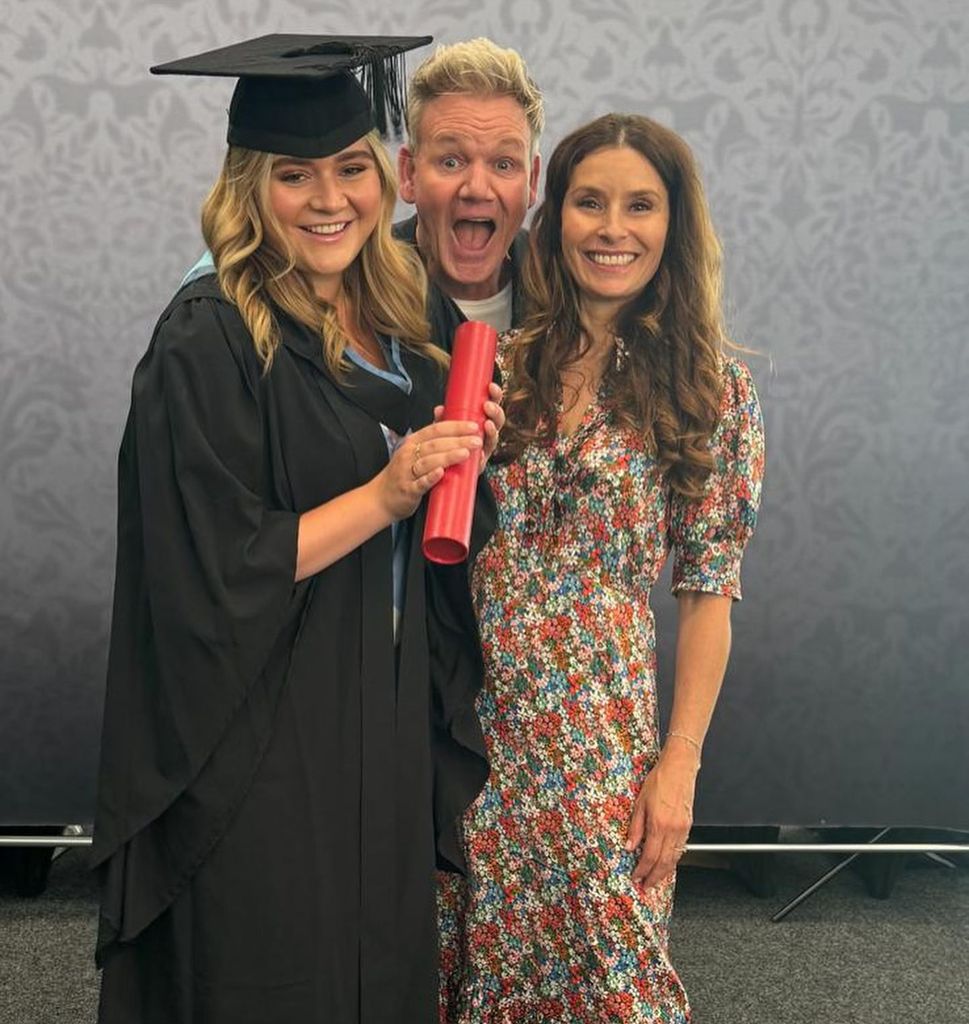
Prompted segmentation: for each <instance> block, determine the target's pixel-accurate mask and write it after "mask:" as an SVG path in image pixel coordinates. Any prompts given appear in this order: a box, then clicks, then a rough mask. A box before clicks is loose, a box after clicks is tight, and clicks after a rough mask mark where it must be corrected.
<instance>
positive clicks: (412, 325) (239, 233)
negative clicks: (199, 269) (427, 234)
mask: <svg viewBox="0 0 969 1024" xmlns="http://www.w3.org/2000/svg"><path fill="white" fill-rule="evenodd" d="M366 142H367V144H368V145H369V147H370V149H371V151H372V152H373V155H374V160H375V162H376V165H377V172H378V175H379V177H380V184H381V206H380V216H379V218H378V220H377V224H376V227H375V228H374V230H373V232H372V233H371V235H370V237H369V238H368V239H367V241H366V242H365V243H364V245H363V248H362V249H361V250H360V253H359V254H358V256H357V258H356V259H355V260H354V261H353V262H352V263H351V264H350V266H349V267H348V268H347V269H346V270H345V271H344V274H343V287H344V290H345V292H346V293H347V296H348V298H349V300H350V307H351V308H352V309H353V310H354V311H355V312H356V315H357V318H358V321H359V323H360V325H361V326H365V327H369V328H370V329H371V330H373V331H377V332H379V333H381V334H390V335H396V336H397V337H398V338H400V340H401V342H402V343H403V344H404V345H407V346H408V347H409V348H411V349H413V350H414V351H416V352H419V353H421V354H422V355H425V356H428V357H429V358H431V359H433V360H434V362H436V363H437V364H438V365H439V366H441V367H442V368H443V367H445V366H446V365H447V362H448V359H447V355H446V354H445V353H444V352H443V351H442V350H441V349H440V348H438V347H437V346H436V345H434V344H433V343H432V342H431V335H430V328H429V326H428V323H427V316H426V314H425V311H424V307H425V298H426V294H427V278H426V275H425V273H424V268H423V266H422V265H421V262H420V259H419V258H418V257H417V255H416V253H415V252H414V251H413V249H412V248H411V247H410V246H408V245H405V244H404V243H402V242H399V241H397V240H396V239H395V238H394V237H393V236H392V234H391V223H392V218H393V214H394V204H395V202H396V200H397V178H396V175H395V174H394V169H393V165H392V164H391V163H390V160H389V159H388V157H387V152H386V150H385V149H384V146H383V143H382V142H381V141H380V136H379V135H377V133H376V132H370V133H369V134H368V135H367V136H366ZM277 159H278V157H277V156H276V155H274V154H272V153H263V152H259V151H258V150H252V149H244V148H242V147H239V146H230V147H229V149H228V151H227V152H226V156H225V162H224V164H223V166H222V172H221V174H220V175H219V178H218V180H217V181H216V183H215V185H214V186H213V188H212V191H211V192H210V193H209V195H208V197H207V198H206V200H205V203H204V204H203V206H202V235H203V237H204V238H205V242H206V244H207V245H208V247H209V250H210V251H211V253H212V257H213V259H214V261H215V267H216V273H217V275H218V278H219V286H220V287H221V289H222V291H223V293H224V294H225V296H226V297H227V298H228V299H230V300H231V301H232V302H233V303H234V304H235V305H236V306H237V307H238V309H239V313H240V315H241V316H242V319H243V321H244V323H245V325H246V327H247V329H248V330H249V333H250V334H251V335H252V341H253V344H254V345H255V347H256V351H257V352H258V353H259V357H260V359H261V360H262V364H263V367H264V368H265V369H266V370H267V371H268V370H269V367H270V366H271V365H272V360H273V356H274V354H275V352H276V348H277V346H278V345H279V342H280V331H279V324H278V323H277V320H276V315H275V313H274V307H275V308H278V309H281V310H282V311H283V312H285V313H287V314H289V316H291V317H293V319H294V320H297V321H299V322H300V323H303V324H306V325H307V326H308V327H310V328H312V329H313V330H314V331H316V332H317V333H318V334H319V337H320V343H321V345H322V349H323V356H324V359H325V360H326V364H327V366H328V367H329V368H330V370H331V371H332V372H333V373H334V374H339V373H340V372H341V371H342V370H344V369H345V367H346V363H345V361H344V355H343V353H344V351H345V349H346V346H347V344H348V338H347V337H346V335H345V333H344V331H343V329H342V328H341V326H340V323H339V319H338V317H337V313H336V309H335V308H334V307H333V306H332V305H330V303H328V302H324V301H323V300H321V299H320V298H318V297H317V296H316V295H315V294H314V293H313V289H312V287H311V286H310V284H309V282H308V281H307V280H306V278H305V277H304V275H303V274H302V273H301V272H300V271H299V269H298V267H297V266H296V260H295V257H294V254H293V252H292V251H291V249H290V248H289V246H288V244H287V242H286V239H285V235H284V233H283V232H282V230H281V229H280V227H279V225H278V223H277V222H276V219H275V217H274V216H273V213H272V209H271V206H270V203H269V183H270V178H271V175H272V169H273V165H274V163H275V161H276V160H277Z"/></svg>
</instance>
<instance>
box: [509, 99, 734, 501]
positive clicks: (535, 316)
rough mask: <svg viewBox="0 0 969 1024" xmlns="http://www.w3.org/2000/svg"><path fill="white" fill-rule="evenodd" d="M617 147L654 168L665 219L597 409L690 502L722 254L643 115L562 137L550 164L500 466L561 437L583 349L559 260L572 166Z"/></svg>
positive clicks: (715, 363) (678, 148)
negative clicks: (564, 401)
mask: <svg viewBox="0 0 969 1024" xmlns="http://www.w3.org/2000/svg"><path fill="white" fill-rule="evenodd" d="M622 146H625V147H629V148H631V149H634V150H636V151H637V152H638V153H640V154H641V155H642V156H644V157H645V158H646V159H647V160H648V161H649V162H650V163H651V164H652V165H653V167H655V168H656V171H657V172H658V174H659V176H660V178H662V180H663V184H664V185H665V186H666V190H667V193H668V196H669V210H670V219H669V227H668V229H667V235H666V244H665V247H664V249H663V257H662V260H661V261H660V265H659V267H658V268H657V270H656V273H655V274H654V275H653V278H652V280H650V281H649V283H648V284H647V285H646V286H645V288H643V290H642V292H640V293H639V295H637V296H636V297H635V298H633V299H632V300H631V301H630V302H629V303H628V304H627V305H626V307H625V308H624V309H623V310H621V311H620V313H619V315H618V316H617V318H616V322H615V323H614V324H613V330H614V333H615V334H616V336H617V337H619V338H621V339H622V342H623V345H622V348H623V358H621V359H620V360H619V364H620V365H617V364H616V363H615V361H611V362H610V366H609V367H608V369H607V371H606V375H605V379H604V384H605V385H606V387H605V389H604V394H605V396H606V398H605V403H606V405H607V407H608V408H609V409H610V411H611V412H612V413H613V414H614V415H615V416H616V417H617V419H618V420H619V421H620V422H621V423H623V424H624V425H626V426H628V427H631V428H633V429H635V430H637V431H640V432H641V433H642V434H643V435H644V436H645V438H646V440H647V443H649V444H650V445H651V446H652V447H653V448H654V449H655V453H656V458H657V460H658V464H659V466H660V469H661V470H662V471H663V472H664V474H665V475H666V479H667V481H668V482H669V485H670V486H671V487H672V488H673V489H674V490H676V491H678V492H680V493H682V494H684V495H686V496H688V497H697V496H699V495H700V494H701V493H702V491H703V488H704V484H705V482H706V479H707V477H708V476H709V475H710V473H711V471H712V469H713V456H712V455H711V453H710V448H709V441H710V438H711V436H712V434H713V431H714V429H715V427H716V425H717V421H718V417H719V412H720V399H721V389H722V383H721V373H720V364H721V360H722V356H723V352H724V350H725V348H726V347H727V346H728V345H730V342H729V341H728V339H727V337H726V332H725V328H724V323H723V314H722V307H721V290H722V271H721V250H720V243H719V241H718V239H717V235H716V232H715V230H714V227H713V222H712V221H711V219H710V213H709V210H708V209H707V202H706V198H705V196H704V192H703V186H702V184H701V182H700V176H699V172H698V170H697V167H696V162H695V160H694V159H693V154H692V153H691V152H690V148H689V146H687V144H686V143H685V142H684V141H683V139H681V138H680V137H679V135H677V134H676V133H675V132H673V131H671V130H670V129H669V128H665V127H663V125H661V124H658V123H657V122H655V121H652V120H650V119H649V118H647V117H641V116H636V115H631V114H606V115H605V116H604V117H600V118H597V119H596V120H595V121H591V122H590V123H589V124H586V125H583V126H582V127H581V128H578V129H576V130H575V131H574V132H572V134H571V135H568V136H566V138H564V139H563V140H562V141H561V142H560V143H559V144H558V146H556V148H555V152H554V153H552V156H551V159H550V160H549V162H548V168H547V170H546V177H545V196H544V199H543V201H542V205H541V206H540V207H539V209H538V211H537V212H536V214H535V218H534V220H533V222H532V227H531V232H530V236H529V243H530V244H529V257H528V260H527V263H526V266H525V275H524V285H525V293H526V299H527V308H528V310H529V312H528V315H527V316H526V319H525V322H524V324H523V330H522V333H521V335H520V336H519V337H518V338H517V339H516V343H515V344H514V345H513V346H512V349H511V354H510V366H509V380H510V385H509V386H508V389H507V390H506V400H505V406H506V411H507V423H506V425H505V428H504V430H503V431H502V435H501V437H502V444H501V449H500V451H499V453H498V457H499V460H504V461H509V460H511V459H514V458H517V457H518V455H520V454H521V452H522V450H523V448H524V447H525V446H526V445H528V444H531V443H535V442H538V443H548V442H550V441H551V440H552V438H553V436H554V434H555V431H556V430H557V428H558V402H559V399H560V395H561V387H562V385H561V381H562V371H563V369H565V368H567V367H568V366H569V365H570V364H572V363H574V362H575V361H576V360H577V359H578V358H579V357H580V356H581V354H582V352H583V351H584V346H585V345H586V344H587V341H586V340H585V336H584V333H583V328H582V322H581V317H580V306H579V293H578V289H577V287H576V284H575V281H574V279H573V277H572V275H571V274H570V272H569V269H568V266H567V264H566V262H565V258H564V255H563V252H562V206H563V204H564V201H565V196H566V193H567V191H568V188H569V183H570V181H571V179H572V173H573V171H574V170H575V168H576V166H577V165H578V164H579V163H580V162H581V161H582V160H584V159H585V158H586V157H587V156H589V154H591V153H593V152H595V151H596V150H599V149H603V148H610V147H622ZM730 347H731V348H733V347H735V346H732V345H730Z"/></svg>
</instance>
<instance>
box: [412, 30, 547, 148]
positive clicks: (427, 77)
mask: <svg viewBox="0 0 969 1024" xmlns="http://www.w3.org/2000/svg"><path fill="white" fill-rule="evenodd" d="M453 94H458V95H476V96H477V95H480V96H511V98H512V99H514V100H515V101H516V102H517V103H518V104H519V105H520V106H521V108H522V110H523V111H524V112H525V120H526V121H527V122H528V129H529V133H530V136H531V146H530V149H529V157H530V158H534V156H535V154H536V153H537V152H538V143H539V140H540V139H541V137H542V131H543V130H544V128H545V105H544V102H543V100H542V94H541V92H540V91H539V88H538V86H537V85H536V84H535V82H534V81H533V80H532V77H531V75H529V73H528V69H527V68H526V67H525V61H524V60H523V59H522V56H521V54H520V53H518V51H517V50H510V49H505V48H504V47H501V46H498V45H496V44H495V43H493V42H492V41H491V40H490V39H485V38H484V37H483V36H482V37H479V38H477V39H469V40H467V41H465V42H462V43H452V44H451V45H450V46H439V47H438V48H437V50H436V51H435V52H434V53H433V54H432V55H431V56H430V57H428V58H427V59H426V60H424V62H423V63H422V64H421V65H420V66H419V67H418V69H417V70H416V71H415V72H414V75H413V77H412V78H411V80H410V82H408V84H407V139H408V143H409V145H410V148H411V149H412V150H413V151H414V152H417V148H418V146H419V145H420V134H421V132H420V126H421V117H422V116H423V113H424V105H425V104H426V103H427V102H428V101H430V100H433V99H435V98H436V97H438V96H444V95H453Z"/></svg>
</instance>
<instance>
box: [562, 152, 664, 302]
mask: <svg viewBox="0 0 969 1024" xmlns="http://www.w3.org/2000/svg"><path fill="white" fill-rule="evenodd" d="M668 228H669V196H668V194H667V191H666V186H665V185H664V184H663V179H662V178H661V177H660V176H659V173H658V172H657V170H656V168H655V167H654V166H653V165H652V164H651V163H650V162H649V161H648V160H647V159H646V157H644V156H643V155H642V154H641V153H639V152H638V151H637V150H635V149H631V148H629V147H628V146H610V147H607V148H604V149H597V150H594V151H593V152H592V153H590V154H589V155H588V156H587V157H586V158H585V159H584V160H581V161H580V162H579V163H578V164H576V166H575V169H574V170H573V171H572V178H571V180H570V181H569V187H568V190H567V191H566V193H565V199H564V201H563V203H562V255H563V258H564V262H565V266H566V269H567V270H568V272H569V275H570V276H571V277H572V279H573V280H574V281H575V283H576V285H577V287H578V289H579V296H580V302H581V304H582V306H583V308H584V309H585V310H586V311H591V310H592V309H593V308H595V311H596V315H597V318H598V319H603V318H607V319H614V318H615V316H616V314H618V312H619V311H620V310H621V309H622V308H623V306H625V305H626V304H627V303H628V302H629V301H630V300H631V299H634V298H635V297H636V296H637V295H638V294H639V293H640V292H641V291H642V290H643V289H644V288H645V287H646V285H647V284H648V283H649V282H650V281H651V280H652V278H653V275H654V274H655V273H656V270H657V269H658V267H659V265H660V261H661V260H662V258H663V248H664V246H665V244H666V232H667V229H668Z"/></svg>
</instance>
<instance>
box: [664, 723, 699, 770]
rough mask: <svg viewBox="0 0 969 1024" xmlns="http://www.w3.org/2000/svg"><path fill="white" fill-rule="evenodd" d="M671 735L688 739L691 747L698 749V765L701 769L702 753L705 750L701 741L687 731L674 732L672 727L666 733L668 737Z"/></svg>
mask: <svg viewBox="0 0 969 1024" xmlns="http://www.w3.org/2000/svg"><path fill="white" fill-rule="evenodd" d="M671 736H676V737H677V738H678V739H681V740H686V742H687V743H689V744H690V746H691V747H693V749H694V750H695V751H696V766H697V768H698V769H699V768H700V766H701V765H702V763H703V762H702V761H701V760H700V755H701V754H702V753H703V750H702V748H701V746H700V744H699V742H698V741H697V740H695V739H694V738H693V737H692V736H687V734H686V733H685V732H674V731H673V730H672V729H670V731H669V732H668V733H667V734H666V738H667V739H669V738H670V737H671Z"/></svg>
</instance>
